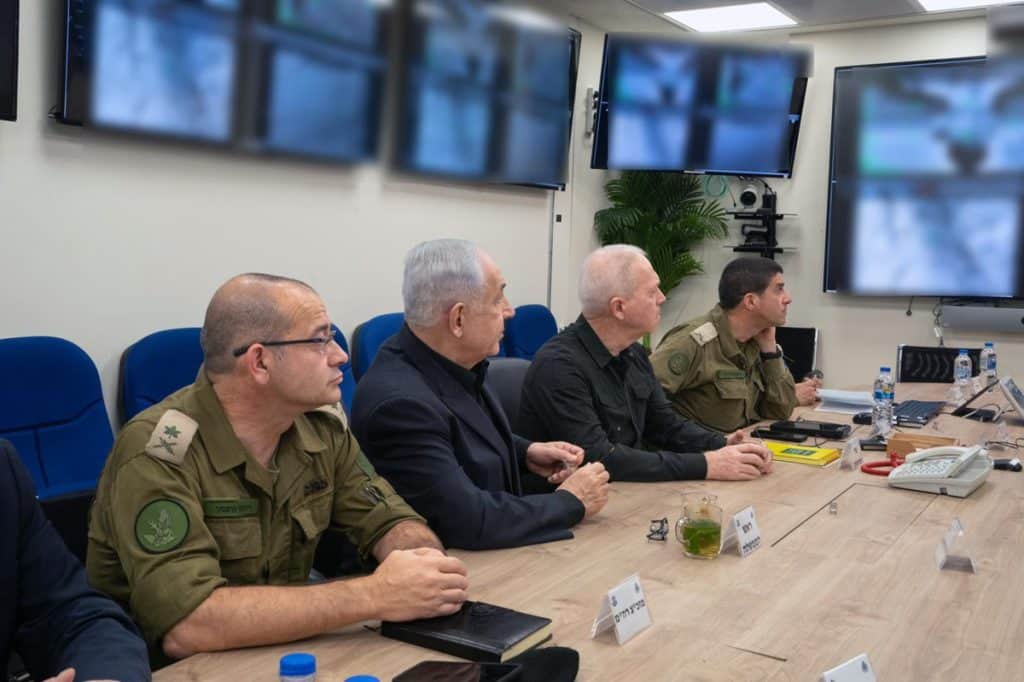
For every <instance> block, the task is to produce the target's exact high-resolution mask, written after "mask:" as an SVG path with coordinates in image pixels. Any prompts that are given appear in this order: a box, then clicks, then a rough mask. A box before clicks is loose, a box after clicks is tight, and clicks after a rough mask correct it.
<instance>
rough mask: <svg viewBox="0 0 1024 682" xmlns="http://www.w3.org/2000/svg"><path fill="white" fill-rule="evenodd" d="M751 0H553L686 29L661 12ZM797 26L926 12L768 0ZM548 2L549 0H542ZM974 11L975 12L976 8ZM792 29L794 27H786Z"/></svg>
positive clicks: (606, 25)
mask: <svg viewBox="0 0 1024 682" xmlns="http://www.w3.org/2000/svg"><path fill="white" fill-rule="evenodd" d="M753 1H754V0H554V1H552V2H550V5H551V6H558V7H560V8H561V9H562V10H563V11H566V12H568V13H569V14H570V15H573V16H577V17H579V18H581V19H584V20H585V21H587V22H589V23H591V24H594V25H595V26H597V27H598V28H601V29H604V30H606V31H655V32H664V31H672V30H675V29H678V30H683V31H685V30H687V29H685V28H683V27H680V26H678V25H677V24H673V23H672V22H670V21H669V20H668V19H665V18H664V17H663V16H662V15H663V14H664V13H665V12H671V11H675V10H684V9H701V8H704V7H716V6H720V5H727V4H728V5H740V4H745V3H747V2H753ZM769 2H771V3H772V4H773V5H775V6H776V7H778V8H779V9H780V10H782V11H783V12H785V13H786V14H787V15H789V16H791V17H793V19H795V20H796V21H797V22H798V24H799V26H798V27H795V28H796V29H797V30H798V29H799V28H803V27H815V26H817V27H823V26H835V25H841V24H851V23H859V22H865V21H891V20H906V19H913V18H914V17H920V18H922V19H923V18H924V17H925V16H927V15H928V13H927V12H925V11H924V10H923V9H921V6H920V5H918V4H917V2H916V1H915V0H769ZM545 4H548V3H545ZM975 12H978V11H977V10H976V11H975ZM788 30H789V31H792V30H793V29H788Z"/></svg>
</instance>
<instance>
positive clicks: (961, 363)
mask: <svg viewBox="0 0 1024 682" xmlns="http://www.w3.org/2000/svg"><path fill="white" fill-rule="evenodd" d="M970 383H971V356H970V355H968V354H967V349H966V348H961V349H960V353H959V354H957V356H956V360H955V361H954V362H953V395H954V396H955V397H956V399H957V400H963V399H964V396H965V395H966V394H965V393H964V390H965V389H967V390H968V391H969V390H970Z"/></svg>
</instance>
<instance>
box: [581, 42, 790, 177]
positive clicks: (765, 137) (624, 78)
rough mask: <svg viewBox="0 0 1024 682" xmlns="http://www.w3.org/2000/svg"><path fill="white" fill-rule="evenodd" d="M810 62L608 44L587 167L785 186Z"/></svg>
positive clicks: (747, 50) (746, 51)
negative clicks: (762, 179) (778, 181)
mask: <svg viewBox="0 0 1024 682" xmlns="http://www.w3.org/2000/svg"><path fill="white" fill-rule="evenodd" d="M809 62H810V59H809V56H808V55H807V53H805V52H804V51H802V50H796V49H783V50H780V49H777V48H775V49H759V48H752V47H744V46H739V45H725V44H717V43H708V42H701V41H694V40H685V41H683V40H678V39H666V38H663V37H646V36H637V35H626V34H608V36H607V37H606V39H605V54H604V64H603V68H602V75H601V87H600V101H599V103H598V118H597V128H596V132H595V142H594V151H593V157H592V159H591V165H592V166H593V167H594V168H609V169H615V170H664V171H691V172H703V173H716V174H723V175H752V176H753V175H757V176H769V177H788V176H789V175H791V174H792V171H793V157H794V155H795V153H796V142H797V137H798V134H799V130H800V118H801V115H802V111H803V100H804V93H805V89H806V84H807V78H806V77H807V74H808V70H809Z"/></svg>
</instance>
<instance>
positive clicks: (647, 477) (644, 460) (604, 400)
mask: <svg viewBox="0 0 1024 682" xmlns="http://www.w3.org/2000/svg"><path fill="white" fill-rule="evenodd" d="M659 283H660V282H659V280H658V275H657V274H656V273H655V272H654V269H653V268H652V267H651V264H650V262H649V261H648V260H647V257H646V255H645V254H644V252H643V251H641V250H640V249H638V248H636V247H634V246H627V245H625V244H615V245H612V246H606V247H603V248H601V249H598V250H597V251H594V252H593V253H591V254H590V255H589V256H588V257H587V259H586V260H585V261H584V263H583V270H582V273H581V275H580V286H579V295H580V302H581V303H582V306H583V311H582V314H581V315H580V317H579V319H577V320H576V322H574V323H573V324H571V325H570V326H569V327H567V328H566V329H565V330H564V331H562V332H561V333H560V334H558V335H557V336H555V337H554V338H553V339H551V340H550V341H548V342H547V343H546V344H544V346H543V347H542V348H541V349H540V350H539V351H538V352H537V355H536V356H535V357H534V359H533V364H532V365H531V366H530V369H529V371H528V372H527V374H526V380H525V382H524V385H523V397H522V403H521V406H520V410H521V411H520V415H519V419H520V422H521V423H522V431H523V434H524V435H526V436H527V437H529V438H538V439H539V438H564V439H566V440H570V441H572V442H574V443H578V444H579V445H581V446H582V447H583V448H584V451H585V453H586V454H585V459H586V461H588V462H603V463H604V465H605V467H606V468H607V469H608V472H609V474H610V475H611V480H613V481H615V480H619V481H665V480H679V479H705V478H706V479H718V480H745V479H754V478H758V477H759V476H761V475H762V474H766V473H768V472H770V471H771V469H772V455H771V451H770V450H768V449H767V448H765V447H764V446H762V445H759V444H756V443H751V442H745V436H744V434H743V433H742V432H739V431H737V432H736V433H733V434H732V435H730V436H728V437H726V436H724V435H723V434H721V433H718V432H716V431H711V430H708V429H706V428H704V427H702V426H699V425H698V424H695V423H694V422H691V421H688V420H687V419H685V418H684V417H682V416H681V415H679V414H678V413H677V412H676V411H675V410H674V409H673V408H672V405H671V403H669V401H668V399H667V398H666V397H665V393H664V392H663V391H662V388H661V386H660V385H659V384H658V380H657V379H656V378H655V376H654V371H653V369H652V368H651V363H650V361H649V360H648V359H647V352H646V350H645V349H644V348H643V347H642V346H641V345H640V344H639V343H637V340H638V339H640V338H641V337H642V336H643V335H644V334H647V333H650V332H652V331H654V329H655V328H656V327H657V325H658V320H659V319H660V316H661V313H660V308H661V304H662V303H664V302H665V295H664V294H663V293H661V289H659V288H658V286H659ZM652 446H653V447H654V448H657V449H652Z"/></svg>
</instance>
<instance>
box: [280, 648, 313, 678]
mask: <svg viewBox="0 0 1024 682" xmlns="http://www.w3.org/2000/svg"><path fill="white" fill-rule="evenodd" d="M280 676H281V682H316V656H314V655H313V654H288V655H287V656H282V657H281V665H280Z"/></svg>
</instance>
